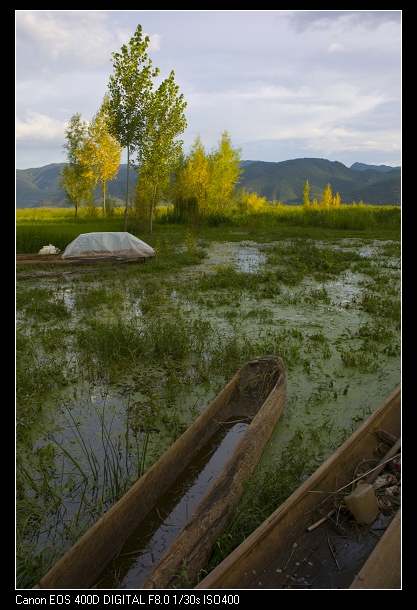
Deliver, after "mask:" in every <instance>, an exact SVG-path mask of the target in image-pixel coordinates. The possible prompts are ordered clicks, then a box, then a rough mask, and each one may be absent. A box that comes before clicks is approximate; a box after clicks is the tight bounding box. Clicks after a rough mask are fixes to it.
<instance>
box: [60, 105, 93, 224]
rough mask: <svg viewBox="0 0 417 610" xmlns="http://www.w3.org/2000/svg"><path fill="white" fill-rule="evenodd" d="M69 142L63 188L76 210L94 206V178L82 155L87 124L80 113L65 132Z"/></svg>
mask: <svg viewBox="0 0 417 610" xmlns="http://www.w3.org/2000/svg"><path fill="white" fill-rule="evenodd" d="M65 135H66V138H67V141H66V143H65V144H63V148H64V149H65V150H66V151H67V159H68V165H66V166H64V168H63V170H62V174H61V176H60V184H61V187H62V188H63V189H64V190H65V191H66V193H67V199H68V201H69V203H71V205H73V206H74V208H75V218H77V212H78V208H79V207H80V206H81V205H82V204H83V203H87V204H88V205H92V204H93V196H94V195H93V192H94V187H95V182H94V178H92V176H91V175H90V174H89V167H88V164H87V163H86V162H85V161H83V160H82V158H81V157H80V153H81V151H82V149H83V147H84V145H85V142H86V139H87V123H86V121H83V120H82V118H81V114H80V113H79V112H78V113H76V114H74V115H73V116H72V117H71V119H70V121H69V123H68V127H67V129H66V131H65Z"/></svg>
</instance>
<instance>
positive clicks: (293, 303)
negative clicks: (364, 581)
mask: <svg viewBox="0 0 417 610" xmlns="http://www.w3.org/2000/svg"><path fill="white" fill-rule="evenodd" d="M191 250H192V252H191ZM187 252H188V254H190V253H191V254H195V252H198V253H199V258H198V259H195V261H194V262H195V264H188V263H187V262H186V254H187ZM180 257H182V258H180ZM177 258H178V260H181V261H182V262H181V264H180V265H177V266H173V262H175V260H176V259H177ZM197 263H199V264H197ZM16 278H17V281H16V294H17V296H16V337H17V338H16V343H17V358H16V360H17V420H18V432H17V448H18V449H17V481H18V482H17V491H18V530H19V536H21V537H22V540H24V544H23V548H26V554H27V551H28V548H30V549H31V550H32V552H33V553H34V554H35V553H37V554H38V556H39V554H40V555H41V556H42V561H44V564H45V570H46V567H47V565H48V562H49V563H51V562H52V563H53V562H54V560H55V559H56V555H57V550H56V549H57V547H58V549H59V548H62V549H65V548H68V547H69V546H71V544H73V543H74V542H75V540H76V539H77V538H78V537H79V536H80V535H81V534H82V533H83V532H84V531H85V530H86V529H87V528H88V527H89V526H90V525H91V524H92V523H94V521H95V520H97V518H98V517H99V516H100V515H101V514H103V512H105V511H106V510H108V508H109V507H110V506H111V505H112V504H113V503H114V502H115V501H116V500H117V499H118V498H119V497H120V496H121V495H122V494H123V493H124V492H125V491H126V489H128V488H129V487H130V485H131V484H132V483H133V482H134V480H136V479H137V478H138V477H139V476H140V475H141V474H142V473H143V472H144V471H145V470H146V469H147V468H148V467H149V466H150V465H151V464H152V463H153V462H154V461H155V460H156V459H157V458H158V457H159V455H161V454H162V453H163V452H164V451H165V450H166V449H167V448H168V447H169V446H170V445H171V444H172V442H173V441H174V440H175V439H176V438H178V436H180V434H181V433H182V432H183V431H184V430H185V429H186V428H187V427H188V426H189V425H190V424H191V423H192V422H193V421H194V420H195V418H196V417H197V415H198V414H199V413H200V412H201V410H202V409H204V407H205V406H206V405H208V404H209V402H210V401H211V400H212V398H213V397H214V396H215V395H216V394H217V393H218V392H219V391H220V390H221V389H222V387H224V385H225V384H226V383H227V382H228V381H229V380H230V379H231V377H232V376H233V375H234V373H235V372H236V371H237V370H238V369H239V368H240V366H241V365H242V364H244V363H245V362H247V361H248V360H250V359H251V358H253V357H255V356H258V355H266V354H275V355H277V356H281V357H282V358H283V360H284V364H285V366H286V370H287V380H288V390H287V402H286V406H285V408H284V413H283V415H282V417H281V419H280V420H279V422H278V424H277V426H276V428H275V431H274V433H273V436H272V439H271V442H270V444H269V446H268V449H267V451H266V452H265V454H264V457H263V460H262V463H261V464H260V466H259V472H261V471H262V469H265V468H267V467H268V464H271V463H273V464H274V468H279V467H280V466H281V465H282V463H283V461H284V460H285V459H287V457H288V451H289V450H291V451H292V452H295V453H297V452H298V453H299V452H304V453H305V454H306V456H308V459H307V458H306V464H307V462H308V468H307V467H306V472H305V476H307V475H308V473H309V469H310V470H311V468H312V467H313V466H314V465H315V467H317V466H319V465H320V463H321V462H322V461H323V460H324V459H326V457H328V455H330V454H331V453H332V452H333V451H334V450H335V449H336V448H337V447H338V446H339V445H340V444H341V442H342V441H343V440H345V438H346V437H347V436H348V435H349V434H350V433H351V432H352V431H353V430H355V429H356V428H357V427H358V426H359V424H360V423H361V422H362V421H363V419H364V418H366V416H367V415H368V414H369V413H371V412H373V411H374V410H375V409H376V408H377V407H378V406H379V404H381V402H382V401H383V400H385V398H386V397H387V396H388V395H389V394H390V393H391V392H392V391H393V389H394V388H395V387H396V386H397V385H399V384H400V382H401V248H400V243H399V242H392V241H380V240H367V239H364V238H358V239H356V238H349V239H332V241H331V242H325V243H324V242H318V241H313V240H308V239H304V240H303V239H285V240H281V241H275V242H268V243H258V242H256V241H251V240H245V241H240V242H236V241H234V242H232V241H231V242H220V243H211V244H210V243H205V242H201V243H199V242H198V240H196V241H195V243H193V244H192V247H190V244H188V245H187V244H185V245H184V246H183V247H181V248H170V247H169V244H165V246H164V247H162V248H161V251H160V253H159V256H158V257H157V258H156V259H155V261H151V262H149V263H146V265H140V266H136V267H135V266H129V267H118V268H116V267H112V268H108V269H105V268H104V269H103V268H98V267H94V269H88V270H86V269H82V270H80V271H79V272H76V271H74V269H71V270H70V271H68V270H66V271H62V272H59V273H57V270H56V269H54V270H53V271H51V270H48V268H47V266H46V265H45V266H43V267H42V269H41V270H39V269H38V268H31V269H30V270H29V271H28V269H27V268H25V269H18V271H17V274H16ZM286 451H287V453H286ZM302 476H304V475H303V474H302V473H301V477H302ZM191 509H192V508H191V507H189V510H191ZM186 510H188V509H186ZM34 515H35V516H34ZM22 563H23V564H24V562H23V561H22ZM21 569H22V572H24V571H25V569H26V570H27V565H23V567H22V568H21ZM20 577H21V581H20V582H23V583H24V582H31V581H30V575H25V574H23V573H22V574H21V575H20ZM21 586H24V584H23V585H21ZM127 586H128V587H129V586H130V585H127Z"/></svg>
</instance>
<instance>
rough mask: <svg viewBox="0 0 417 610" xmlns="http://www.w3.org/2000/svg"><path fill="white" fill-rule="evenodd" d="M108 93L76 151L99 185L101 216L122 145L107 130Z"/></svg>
mask: <svg viewBox="0 0 417 610" xmlns="http://www.w3.org/2000/svg"><path fill="white" fill-rule="evenodd" d="M108 104H109V99H108V95H105V96H104V99H103V102H102V105H101V107H100V110H99V111H98V112H97V114H96V115H95V116H94V118H93V120H92V121H91V123H90V124H89V126H88V129H87V137H86V138H85V139H84V143H83V146H82V147H81V149H80V150H79V152H78V153H77V155H78V158H79V159H80V160H81V161H83V162H84V164H85V166H86V168H88V169H87V170H86V175H87V176H90V177H91V179H92V180H93V181H94V182H95V185H96V184H97V182H100V185H101V193H102V196H101V200H102V209H103V216H104V217H105V216H106V194H107V182H108V180H113V179H114V178H116V177H117V174H118V171H119V167H120V159H121V156H122V147H121V145H120V144H119V142H118V140H117V139H116V138H115V137H113V136H112V135H111V134H110V133H109V131H108V126H107V125H108V124H107V121H108Z"/></svg>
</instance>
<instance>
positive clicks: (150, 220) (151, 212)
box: [149, 184, 156, 235]
mask: <svg viewBox="0 0 417 610" xmlns="http://www.w3.org/2000/svg"><path fill="white" fill-rule="evenodd" d="M155 198H156V184H155V186H154V189H153V197H152V203H151V211H150V214H149V233H150V234H151V235H152V216H153V209H154V206H155Z"/></svg>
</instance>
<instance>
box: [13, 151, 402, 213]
mask: <svg viewBox="0 0 417 610" xmlns="http://www.w3.org/2000/svg"><path fill="white" fill-rule="evenodd" d="M65 165H66V163H52V164H50V165H45V166H44V167H35V168H30V169H18V170H16V208H34V207H69V204H68V203H67V201H66V195H65V191H64V190H63V189H62V188H61V187H60V180H59V177H60V174H61V172H62V168H63V167H64V166H65ZM241 167H242V169H243V173H242V175H241V181H240V183H239V187H241V188H245V189H246V190H247V191H249V192H256V193H257V194H258V195H259V197H266V198H267V200H268V201H274V200H275V201H280V202H281V203H284V204H286V205H300V204H301V203H302V200H303V190H304V186H305V183H306V180H308V182H309V185H310V199H311V200H313V199H314V198H316V199H317V200H320V199H321V196H322V193H323V190H324V189H325V188H326V186H327V184H329V183H330V185H331V187H332V192H333V194H336V192H338V193H339V194H340V197H341V200H342V203H352V202H356V203H359V201H363V202H364V203H367V204H370V205H398V206H399V205H401V168H400V167H389V166H387V165H378V166H376V165H366V164H364V163H354V164H353V165H352V166H351V167H350V168H348V167H346V166H345V165H343V163H340V162H339V161H328V160H327V159H316V158H303V159H292V160H289V161H280V162H278V163H274V162H269V161H251V160H247V161H242V163H241ZM126 172H127V164H122V165H120V168H119V173H118V175H117V178H115V179H114V180H109V182H108V183H107V193H108V196H110V197H113V198H114V199H115V201H116V202H117V203H119V204H123V202H124V200H125V194H126V178H127V175H126ZM130 177H131V185H132V188H134V186H135V183H136V178H137V174H136V172H135V170H134V169H132V168H131V169H130ZM94 197H95V200H96V202H97V204H99V203H100V201H101V188H100V187H99V186H98V187H97V188H96V190H95V193H94Z"/></svg>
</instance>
